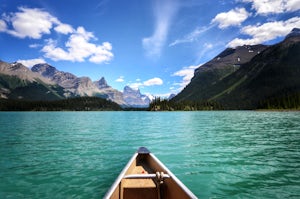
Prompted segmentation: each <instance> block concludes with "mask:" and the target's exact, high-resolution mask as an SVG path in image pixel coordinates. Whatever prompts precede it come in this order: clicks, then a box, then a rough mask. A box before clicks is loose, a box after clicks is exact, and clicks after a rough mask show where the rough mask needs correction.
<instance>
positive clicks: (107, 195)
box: [104, 152, 139, 199]
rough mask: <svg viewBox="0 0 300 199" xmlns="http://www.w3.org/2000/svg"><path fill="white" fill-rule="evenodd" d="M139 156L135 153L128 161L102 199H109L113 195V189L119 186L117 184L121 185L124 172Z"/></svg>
mask: <svg viewBox="0 0 300 199" xmlns="http://www.w3.org/2000/svg"><path fill="white" fill-rule="evenodd" d="M138 155H139V154H138V153H137V152H136V153H135V154H134V155H133V156H132V157H131V159H130V160H129V162H128V163H127V164H126V166H125V167H124V169H123V170H122V172H121V173H120V174H119V176H118V178H117V179H116V180H115V182H114V184H113V185H112V186H111V188H110V189H109V191H108V192H107V193H106V195H105V196H104V199H109V198H110V196H111V195H112V194H113V192H114V191H115V189H116V188H117V187H118V186H119V184H120V183H121V181H122V179H123V177H124V176H125V174H126V171H127V170H128V169H129V167H130V165H131V164H132V163H133V161H134V160H135V159H136V157H137V156H138Z"/></svg>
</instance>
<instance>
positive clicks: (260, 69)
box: [172, 29, 300, 109]
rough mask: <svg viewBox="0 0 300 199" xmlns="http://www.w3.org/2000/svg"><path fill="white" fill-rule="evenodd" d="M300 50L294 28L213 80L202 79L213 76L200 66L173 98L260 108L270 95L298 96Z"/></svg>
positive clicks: (176, 100)
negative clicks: (237, 66) (282, 37)
mask: <svg viewBox="0 0 300 199" xmlns="http://www.w3.org/2000/svg"><path fill="white" fill-rule="evenodd" d="M295 32H296V33H295ZM223 52H226V50H225V51H223ZM299 52H300V34H299V29H293V30H292V32H291V33H290V34H288V35H287V36H286V38H285V39H284V40H283V41H281V42H279V43H277V44H275V45H272V46H267V47H266V48H265V49H263V50H262V51H260V52H259V53H257V54H256V55H255V56H253V57H252V58H251V59H250V60H249V61H247V62H245V63H242V64H241V65H240V67H239V68H238V69H237V70H236V71H233V72H232V73H228V74H227V75H224V76H223V77H222V78H220V79H217V80H216V81H215V82H213V83H212V82H209V80H207V81H206V82H205V81H204V80H203V78H202V79H201V77H204V78H208V79H209V77H212V75H211V76H209V77H207V73H205V72H206V71H204V70H200V69H201V67H200V68H199V69H196V71H195V75H194V77H193V78H192V80H191V82H190V84H189V85H187V87H186V88H185V89H184V90H183V91H181V93H179V94H178V95H177V96H175V97H174V98H173V99H172V100H173V101H175V102H181V101H185V100H190V101H201V100H207V101H216V102H218V103H221V104H222V105H223V107H224V108H225V109H256V108H261V104H262V102H264V101H268V99H270V98H276V97H278V98H282V96H291V95H296V96H297V95H298V94H297V93H300V79H299V78H298V77H299V76H300V65H299V63H300V58H299ZM221 54H222V53H221ZM225 54H226V53H225ZM208 63H211V61H210V62H208ZM213 68H214V67H213ZM197 70H198V71H197ZM214 72H215V71H214ZM197 73H198V74H197ZM199 77H200V78H199ZM201 83H208V84H205V85H204V86H203V85H201Z"/></svg>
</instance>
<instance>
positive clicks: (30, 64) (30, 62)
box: [17, 58, 46, 68]
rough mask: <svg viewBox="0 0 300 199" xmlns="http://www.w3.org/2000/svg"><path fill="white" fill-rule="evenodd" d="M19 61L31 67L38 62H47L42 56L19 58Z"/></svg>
mask: <svg viewBox="0 0 300 199" xmlns="http://www.w3.org/2000/svg"><path fill="white" fill-rule="evenodd" d="M17 62H18V63H21V64H23V65H24V66H26V67H29V68H31V67H32V66H34V65H36V64H42V63H46V61H45V60H44V59H42V58H38V59H27V60H18V61H17Z"/></svg>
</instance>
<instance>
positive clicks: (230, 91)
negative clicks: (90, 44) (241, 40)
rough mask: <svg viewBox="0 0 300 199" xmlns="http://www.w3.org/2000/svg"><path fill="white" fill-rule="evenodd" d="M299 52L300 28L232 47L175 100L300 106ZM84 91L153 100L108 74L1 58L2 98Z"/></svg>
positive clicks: (138, 103) (128, 101)
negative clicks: (119, 85) (277, 38)
mask: <svg viewBox="0 0 300 199" xmlns="http://www.w3.org/2000/svg"><path fill="white" fill-rule="evenodd" d="M299 55H300V29H298V28H294V29H293V30H292V31H291V32H290V34H288V35H287V36H286V37H285V39H284V40H283V41H281V42H280V43H277V44H275V45H270V46H267V45H244V46H238V47H236V48H227V49H225V50H224V51H223V52H221V53H220V54H219V55H217V56H216V57H214V58H213V59H212V60H210V61H209V62H207V63H205V64H203V65H202V66H200V67H199V68H197V69H196V70H195V72H194V76H193V78H192V79H191V81H190V83H189V84H188V85H187V86H186V87H185V88H184V89H183V90H182V91H181V92H180V93H179V94H177V95H175V96H174V95H172V96H170V98H169V102H171V103H173V104H174V103H177V104H178V103H181V104H182V105H183V107H184V106H185V105H184V102H197V103H198V102H204V104H207V103H206V102H208V104H209V106H211V105H213V104H216V105H217V106H218V107H222V108H224V109H258V108H265V107H275V108H278V107H295V106H296V107H298V108H300V78H299V77H300V56H299ZM78 96H79V97H87V96H93V97H100V98H104V99H107V100H109V101H112V102H115V103H117V104H119V105H121V106H122V107H147V106H148V105H149V103H150V99H149V97H148V96H146V95H143V94H141V93H140V91H139V90H135V89H132V88H130V87H129V86H125V87H124V90H123V92H120V91H118V90H116V89H114V88H112V87H111V86H109V85H108V83H107V82H106V80H105V78H104V77H102V78H100V79H99V80H98V81H94V82H93V81H92V80H91V79H90V78H89V77H77V76H75V75H74V74H71V73H68V72H63V71H59V70H57V69H56V68H55V67H53V66H50V65H49V64H37V65H35V66H33V67H32V68H31V69H29V68H27V67H25V66H24V65H22V64H20V63H7V62H4V61H0V98H6V99H24V100H32V101H34V100H35V101H37V100H40V101H49V100H58V99H66V98H74V97H78ZM156 101H157V100H156ZM211 102H212V103H211ZM189 104H190V103H189ZM275 104H277V105H278V106H277V105H275ZM279 104H281V105H279Z"/></svg>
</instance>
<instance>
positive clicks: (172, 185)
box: [104, 147, 197, 199]
mask: <svg viewBox="0 0 300 199" xmlns="http://www.w3.org/2000/svg"><path fill="white" fill-rule="evenodd" d="M137 198H141V199H169V198H170V199H171V198H172V199H177V198H178V199H179V198H180V199H185V198H197V197H196V196H195V195H194V194H193V193H192V192H191V191H190V190H189V189H188V188H187V187H186V186H185V185H184V184H183V183H182V182H181V181H180V180H179V179H178V178H177V177H176V176H175V175H174V174H173V173H172V172H171V171H170V170H169V169H168V168H167V167H166V166H165V165H164V164H163V163H161V162H160V160H159V159H157V157H156V156H155V155H154V154H152V153H151V152H150V151H149V150H148V149H147V148H145V147H140V148H139V149H138V151H137V152H136V153H135V154H134V155H133V156H132V158H131V159H130V161H129V162H128V163H127V165H126V166H125V168H124V169H123V171H122V172H121V173H120V175H119V176H118V178H117V179H116V181H115V182H114V183H113V185H112V186H111V188H110V189H109V191H108V192H107V193H106V195H105V196H104V199H137Z"/></svg>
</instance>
